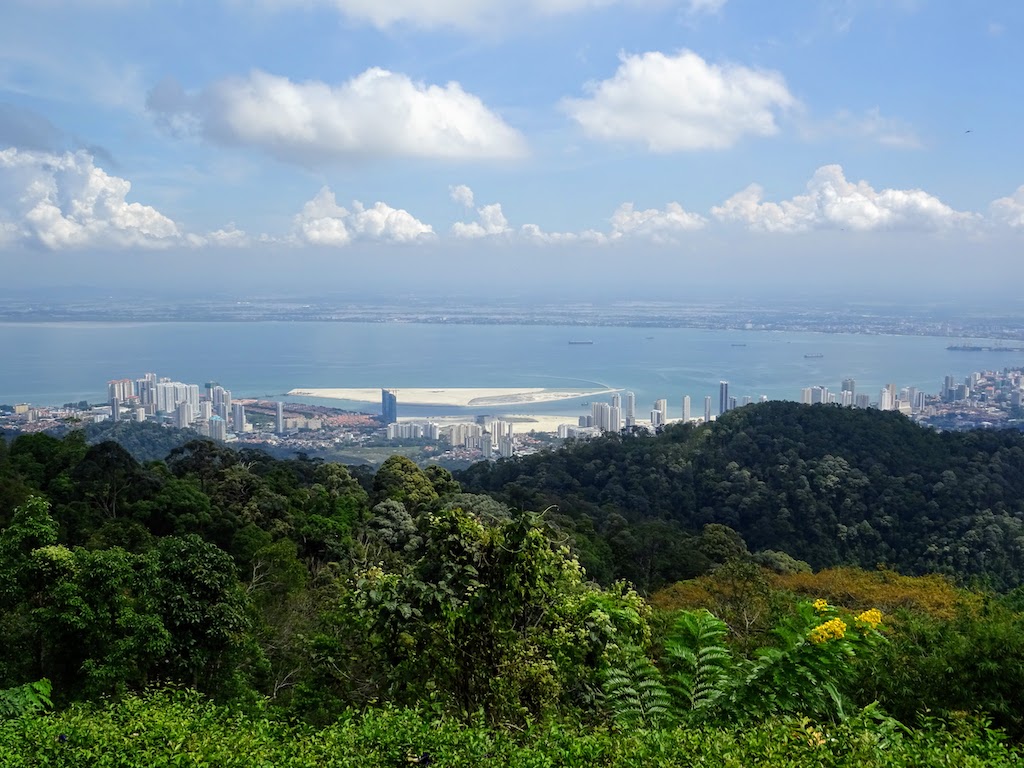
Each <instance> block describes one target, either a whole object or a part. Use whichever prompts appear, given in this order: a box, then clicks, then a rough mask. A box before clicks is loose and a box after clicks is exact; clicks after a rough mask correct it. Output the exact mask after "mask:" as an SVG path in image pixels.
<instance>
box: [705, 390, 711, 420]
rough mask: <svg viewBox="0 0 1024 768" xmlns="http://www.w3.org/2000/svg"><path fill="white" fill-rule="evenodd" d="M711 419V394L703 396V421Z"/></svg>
mask: <svg viewBox="0 0 1024 768" xmlns="http://www.w3.org/2000/svg"><path fill="white" fill-rule="evenodd" d="M710 421H711V395H705V397H704V423H705V424H707V423H709V422H710Z"/></svg>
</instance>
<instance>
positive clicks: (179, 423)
mask: <svg viewBox="0 0 1024 768" xmlns="http://www.w3.org/2000/svg"><path fill="white" fill-rule="evenodd" d="M191 425H192V406H191V405H189V402H188V400H182V401H181V402H180V403H178V406H177V408H175V410H174V426H176V427H177V428H178V429H185V428H186V427H189V426H191Z"/></svg>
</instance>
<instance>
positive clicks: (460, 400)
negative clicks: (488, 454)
mask: <svg viewBox="0 0 1024 768" xmlns="http://www.w3.org/2000/svg"><path fill="white" fill-rule="evenodd" d="M389 389H390V391H391V392H394V393H395V396H396V397H397V398H398V404H399V405H400V406H401V405H415V406H446V407H454V408H496V407H508V406H523V405H536V404H539V403H555V402H559V401H561V400H575V399H578V398H581V397H602V396H608V395H612V394H615V393H616V392H621V391H622V390H620V389H610V388H604V389H584V388H573V389H566V388H562V389H546V388H544V387H439V388H426V387H393V388H389ZM285 396H286V397H315V398H318V399H322V400H345V401H348V402H354V403H379V402H380V399H381V390H380V389H376V388H373V389H370V388H352V389H344V388H295V389H292V390H290V391H288V392H287V393H285Z"/></svg>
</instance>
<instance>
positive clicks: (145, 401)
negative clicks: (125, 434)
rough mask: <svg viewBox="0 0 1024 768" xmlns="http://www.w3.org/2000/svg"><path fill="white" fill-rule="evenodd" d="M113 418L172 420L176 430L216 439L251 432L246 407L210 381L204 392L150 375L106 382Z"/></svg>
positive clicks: (179, 382)
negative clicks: (193, 432)
mask: <svg viewBox="0 0 1024 768" xmlns="http://www.w3.org/2000/svg"><path fill="white" fill-rule="evenodd" d="M107 397H108V402H109V404H110V418H111V419H112V420H114V421H119V420H121V419H122V418H123V417H125V416H126V415H127V416H129V417H130V418H131V419H133V420H134V421H145V420H146V419H155V420H160V421H169V422H171V423H173V425H174V426H175V427H178V428H179V429H184V428H186V427H192V428H193V429H195V430H196V431H197V432H199V433H200V434H201V435H205V436H207V437H211V438H213V439H214V440H225V439H227V435H228V432H229V431H231V432H235V433H240V432H246V431H248V430H250V429H251V426H250V425H249V424H248V423H247V421H246V418H245V407H244V406H243V405H242V404H241V403H233V402H232V401H231V390H229V389H225V388H224V387H222V386H220V385H219V384H218V383H217V382H213V381H211V382H208V383H207V384H206V385H205V388H204V390H203V391H201V390H200V388H199V385H198V384H186V383H184V382H181V381H172V380H171V379H169V378H166V377H157V375H156V374H155V373H147V374H145V375H144V376H142V378H139V379H115V380H113V381H108V382H107Z"/></svg>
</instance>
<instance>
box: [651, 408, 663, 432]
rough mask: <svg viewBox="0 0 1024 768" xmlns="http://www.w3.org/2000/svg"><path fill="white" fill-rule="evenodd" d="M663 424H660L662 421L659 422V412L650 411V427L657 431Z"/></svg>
mask: <svg viewBox="0 0 1024 768" xmlns="http://www.w3.org/2000/svg"><path fill="white" fill-rule="evenodd" d="M663 423H664V422H662V420H661V411H659V410H658V409H657V408H654V409H652V410H651V427H652V428H654V429H657V428H658V427H660V426H661V425H662V424H663Z"/></svg>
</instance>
